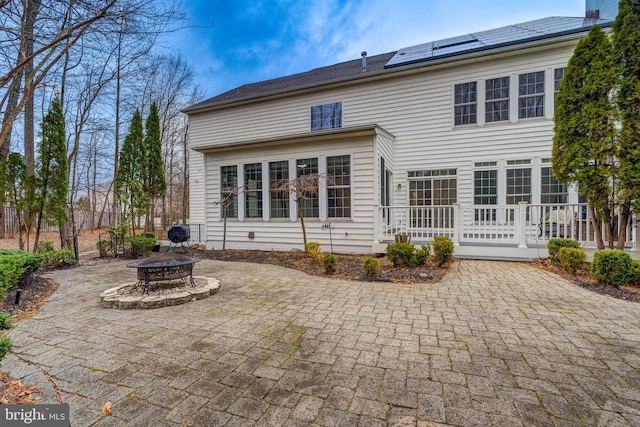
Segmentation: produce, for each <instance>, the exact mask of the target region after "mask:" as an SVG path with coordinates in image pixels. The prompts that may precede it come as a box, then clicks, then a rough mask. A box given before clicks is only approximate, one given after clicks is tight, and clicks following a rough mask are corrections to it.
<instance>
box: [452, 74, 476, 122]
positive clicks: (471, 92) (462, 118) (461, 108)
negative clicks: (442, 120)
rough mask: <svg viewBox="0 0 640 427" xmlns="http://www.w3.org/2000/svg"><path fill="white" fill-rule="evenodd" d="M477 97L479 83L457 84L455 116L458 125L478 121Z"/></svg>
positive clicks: (454, 105) (455, 88)
mask: <svg viewBox="0 0 640 427" xmlns="http://www.w3.org/2000/svg"><path fill="white" fill-rule="evenodd" d="M477 99H478V84H477V83H476V82H469V83H460V84H457V85H455V87H454V100H453V116H454V124H455V125H456V126H460V125H470V124H474V123H476V111H477Z"/></svg>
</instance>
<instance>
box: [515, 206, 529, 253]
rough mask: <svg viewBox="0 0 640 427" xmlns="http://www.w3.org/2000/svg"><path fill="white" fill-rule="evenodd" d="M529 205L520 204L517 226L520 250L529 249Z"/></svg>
mask: <svg viewBox="0 0 640 427" xmlns="http://www.w3.org/2000/svg"><path fill="white" fill-rule="evenodd" d="M527 205H528V203H527V202H519V203H518V222H517V223H516V224H515V226H516V235H517V237H516V238H517V239H518V247H519V248H526V247H527Z"/></svg>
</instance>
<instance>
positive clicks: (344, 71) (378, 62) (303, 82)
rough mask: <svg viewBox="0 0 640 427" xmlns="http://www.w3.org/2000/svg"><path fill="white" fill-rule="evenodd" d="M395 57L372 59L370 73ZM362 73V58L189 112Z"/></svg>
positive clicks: (228, 95) (251, 87)
mask: <svg viewBox="0 0 640 427" xmlns="http://www.w3.org/2000/svg"><path fill="white" fill-rule="evenodd" d="M393 55H395V52H388V53H383V54H380V55H373V56H368V57H367V71H366V72H367V73H370V72H374V71H382V70H384V65H385V64H386V63H387V62H388V61H389V60H390V59H391V58H392V57H393ZM362 73H363V71H362V58H360V59H355V60H352V61H347V62H340V63H339V64H334V65H329V66H327V67H320V68H315V69H313V70H311V71H306V72H304V73H298V74H293V75H291V76H286V77H279V78H277V79H271V80H265V81H262V82H257V83H250V84H246V85H242V86H240V87H238V88H235V89H231V90H230V91H227V92H224V93H221V94H220V95H217V96H214V97H213V98H209V99H207V100H206V101H203V102H200V103H198V104H195V105H192V106H191V107H189V108H187V109H186V110H185V111H186V112H190V111H195V110H200V109H202V108H207V107H213V106H216V105H220V104H227V103H230V102H238V101H243V100H248V99H254V98H258V97H263V96H269V95H274V94H276V93H280V92H287V91H292V90H296V89H303V88H305V87H311V86H319V85H322V84H326V83H332V82H336V81H340V80H343V79H347V78H350V77H356V76H358V75H362Z"/></svg>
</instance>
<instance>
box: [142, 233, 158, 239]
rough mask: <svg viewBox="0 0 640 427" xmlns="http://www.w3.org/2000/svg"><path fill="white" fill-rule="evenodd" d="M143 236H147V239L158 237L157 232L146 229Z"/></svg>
mask: <svg viewBox="0 0 640 427" xmlns="http://www.w3.org/2000/svg"><path fill="white" fill-rule="evenodd" d="M142 237H146V238H147V239H155V238H156V233H154V232H153V231H145V232H144V233H143V234H142Z"/></svg>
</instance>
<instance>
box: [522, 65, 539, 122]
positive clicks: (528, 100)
mask: <svg viewBox="0 0 640 427" xmlns="http://www.w3.org/2000/svg"><path fill="white" fill-rule="evenodd" d="M531 117H544V71H538V72H535V73H527V74H520V75H519V76H518V118H520V119H528V118H531Z"/></svg>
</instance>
